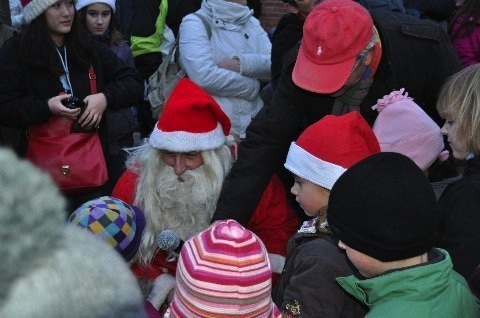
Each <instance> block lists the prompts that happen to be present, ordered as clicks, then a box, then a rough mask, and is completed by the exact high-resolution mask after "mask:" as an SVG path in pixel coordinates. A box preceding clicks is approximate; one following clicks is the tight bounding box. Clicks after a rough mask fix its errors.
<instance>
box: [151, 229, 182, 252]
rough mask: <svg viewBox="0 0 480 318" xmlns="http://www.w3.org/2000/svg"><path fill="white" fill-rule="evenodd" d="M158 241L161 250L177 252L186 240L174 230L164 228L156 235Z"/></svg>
mask: <svg viewBox="0 0 480 318" xmlns="http://www.w3.org/2000/svg"><path fill="white" fill-rule="evenodd" d="M156 242H157V244H158V247H159V248H160V249H161V250H164V251H167V252H174V253H177V254H178V253H180V250H181V249H182V247H183V243H185V241H183V240H182V239H180V237H178V235H177V233H175V231H172V230H163V231H162V232H160V234H158V235H157V237H156Z"/></svg>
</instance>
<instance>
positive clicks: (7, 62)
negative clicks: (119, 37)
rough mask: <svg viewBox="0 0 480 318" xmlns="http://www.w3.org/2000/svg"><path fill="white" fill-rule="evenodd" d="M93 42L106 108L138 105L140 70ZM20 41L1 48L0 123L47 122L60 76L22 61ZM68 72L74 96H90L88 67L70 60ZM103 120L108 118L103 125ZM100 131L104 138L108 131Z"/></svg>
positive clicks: (99, 88) (17, 125)
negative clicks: (81, 68)
mask: <svg viewBox="0 0 480 318" xmlns="http://www.w3.org/2000/svg"><path fill="white" fill-rule="evenodd" d="M94 43H95V44H94V45H95V48H96V55H95V56H92V57H91V59H92V65H93V68H94V71H95V74H96V76H97V80H96V82H97V83H96V84H97V91H98V92H101V93H103V94H105V96H106V99H107V107H108V108H112V109H120V108H125V107H130V106H131V105H133V104H135V102H136V101H138V100H139V99H140V98H142V96H143V84H142V82H141V80H140V78H139V76H138V74H137V72H136V71H135V70H134V69H133V68H132V67H130V66H127V65H125V64H124V63H123V62H122V61H121V60H120V59H119V58H118V57H117V56H116V55H115V53H113V51H112V50H110V48H108V47H107V46H105V45H104V44H101V43H98V42H96V41H95V42H94ZM18 44H19V43H18V37H17V38H12V39H11V40H10V41H8V42H7V43H6V44H5V45H4V46H3V47H2V48H1V50H0V74H2V76H0V124H1V125H5V126H8V127H14V128H22V129H25V128H27V126H28V125H31V124H36V123H42V122H47V121H48V119H49V118H50V117H51V116H53V114H52V112H51V111H50V109H49V107H48V99H50V98H51V97H53V96H56V95H58V94H59V93H61V92H63V91H64V89H63V86H62V84H61V82H60V80H59V78H58V77H56V76H54V75H53V74H51V73H50V72H48V71H47V70H45V69H37V68H33V67H30V66H28V65H25V64H24V63H21V61H20V59H19V57H18ZM67 54H68V48H67ZM70 56H72V54H70ZM59 64H60V61H59ZM69 71H70V81H71V83H72V86H73V92H74V94H75V96H76V97H78V98H80V99H83V98H85V96H87V95H90V94H91V93H90V79H89V78H88V70H79V69H78V68H77V67H75V63H70V62H69ZM104 123H105V117H103V119H102V125H101V126H102V127H104V126H105V125H104ZM100 133H101V137H102V138H104V137H105V136H104V134H105V133H106V130H105V129H102V130H101V131H100Z"/></svg>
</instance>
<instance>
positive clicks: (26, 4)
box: [20, 0, 58, 24]
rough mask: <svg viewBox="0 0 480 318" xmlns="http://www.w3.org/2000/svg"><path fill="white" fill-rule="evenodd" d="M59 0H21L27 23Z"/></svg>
mask: <svg viewBox="0 0 480 318" xmlns="http://www.w3.org/2000/svg"><path fill="white" fill-rule="evenodd" d="M57 2H58V0H20V3H21V4H22V7H23V19H24V20H25V23H27V24H29V23H30V22H32V21H33V20H35V19H36V18H37V17H39V16H40V15H41V14H42V13H43V12H45V10H47V9H48V8H49V7H50V6H51V5H53V4H55V3H57Z"/></svg>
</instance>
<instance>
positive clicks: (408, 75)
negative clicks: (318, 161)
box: [213, 10, 460, 224]
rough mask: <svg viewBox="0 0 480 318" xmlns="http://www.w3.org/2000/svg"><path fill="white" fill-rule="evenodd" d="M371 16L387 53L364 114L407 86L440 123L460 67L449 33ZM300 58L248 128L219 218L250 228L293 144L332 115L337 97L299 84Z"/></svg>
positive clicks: (288, 59)
mask: <svg viewBox="0 0 480 318" xmlns="http://www.w3.org/2000/svg"><path fill="white" fill-rule="evenodd" d="M370 13H371V15H372V17H373V20H374V23H375V26H376V27H377V29H378V31H379V34H380V38H381V42H382V50H383V53H382V58H381V61H380V65H379V67H378V69H377V72H376V73H375V75H374V78H373V84H372V86H371V87H370V90H369V92H368V94H367V96H366V97H365V99H364V100H363V102H362V104H361V105H360V109H361V113H362V115H363V116H364V117H365V118H366V119H367V121H368V122H369V123H370V124H373V121H374V120H375V117H376V112H375V111H373V110H371V108H370V107H371V106H372V105H375V104H376V103H377V100H378V99H379V98H382V97H383V96H384V95H387V94H389V93H390V92H391V91H392V90H398V89H400V88H405V89H406V90H407V91H408V92H409V95H410V96H412V97H413V98H414V100H415V102H416V103H418V104H419V105H420V106H421V107H422V108H423V109H424V110H425V111H426V112H427V113H428V114H429V115H431V116H432V118H434V119H436V120H437V122H440V120H441V119H440V118H439V117H438V114H437V112H436V109H435V103H436V97H437V93H438V90H439V88H440V86H441V84H442V83H443V81H444V80H445V79H446V78H447V77H448V76H450V75H452V74H454V73H455V72H456V71H457V70H459V67H460V64H459V61H458V58H457V56H456V53H455V51H454V49H453V47H452V44H451V42H450V39H449V37H448V34H447V33H446V31H445V30H444V29H443V28H442V27H440V26H439V25H438V24H436V23H434V22H431V21H427V20H422V19H417V18H414V17H412V16H409V15H405V14H401V13H397V12H391V11H385V10H371V11H370ZM288 54H290V56H287V55H288ZM295 58H296V52H295V51H293V52H287V53H286V56H285V57H284V68H283V70H282V75H281V77H280V80H279V82H278V86H277V89H276V91H275V93H274V95H273V99H272V101H271V103H270V106H268V107H264V108H263V109H262V110H261V111H260V112H259V113H258V114H257V116H256V117H255V119H254V120H253V121H252V123H251V124H250V126H249V128H248V129H247V138H246V139H245V140H244V141H243V142H242V143H241V145H240V149H239V157H238V160H237V161H236V163H235V165H234V166H233V169H232V170H231V171H230V173H229V175H228V177H227V179H226V181H225V183H224V185H223V189H222V194H221V196H220V199H219V201H218V204H217V210H216V212H215V214H214V217H213V220H217V219H228V218H233V219H235V220H237V221H239V222H240V223H242V224H246V222H247V221H248V219H249V218H250V216H251V214H252V212H253V211H254V209H255V206H256V205H257V203H258V200H259V199H260V196H261V195H262V193H263V189H264V188H265V186H266V185H267V183H268V181H269V180H270V177H271V175H272V174H273V173H274V172H275V171H276V170H277V169H279V168H281V167H282V166H283V163H284V162H285V157H286V154H287V152H288V148H289V146H290V143H291V142H292V141H294V140H296V138H297V137H298V136H299V134H300V133H301V132H302V131H303V129H305V128H306V127H307V126H308V125H311V124H313V123H314V122H316V121H318V120H319V119H320V118H322V117H323V116H325V115H327V114H330V113H331V110H332V106H333V102H334V98H333V97H331V96H330V95H322V94H315V93H312V92H308V91H306V90H303V89H301V88H299V87H298V86H296V85H295V84H294V83H293V81H292V78H291V74H292V70H293V66H294V63H295ZM291 182H292V183H293V181H291ZM290 185H291V184H289V186H290Z"/></svg>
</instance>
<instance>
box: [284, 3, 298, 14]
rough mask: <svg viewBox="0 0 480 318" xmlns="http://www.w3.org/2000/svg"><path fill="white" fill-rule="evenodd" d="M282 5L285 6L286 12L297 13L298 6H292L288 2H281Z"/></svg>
mask: <svg viewBox="0 0 480 318" xmlns="http://www.w3.org/2000/svg"><path fill="white" fill-rule="evenodd" d="M283 5H284V7H285V8H287V10H288V12H290V13H293V14H298V12H299V11H298V8H297V7H295V6H292V5H291V4H288V3H283Z"/></svg>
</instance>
